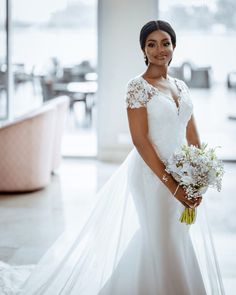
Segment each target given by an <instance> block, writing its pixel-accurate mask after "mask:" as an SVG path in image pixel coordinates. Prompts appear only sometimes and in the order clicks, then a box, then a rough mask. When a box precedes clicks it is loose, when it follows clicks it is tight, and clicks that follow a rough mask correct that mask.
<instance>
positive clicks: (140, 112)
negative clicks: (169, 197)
mask: <svg viewBox="0 0 236 295" xmlns="http://www.w3.org/2000/svg"><path fill="white" fill-rule="evenodd" d="M127 114H128V120H129V128H130V133H131V137H132V141H133V144H134V146H135V147H136V149H137V151H138V153H139V154H140V156H141V157H142V158H143V160H144V161H145V163H146V164H147V165H148V166H149V167H150V168H151V170H152V171H153V172H154V173H155V174H156V175H157V176H158V177H159V179H160V180H161V181H162V182H163V183H164V184H165V185H166V186H167V188H168V189H169V190H170V192H171V193H172V194H174V192H175V190H176V188H177V186H178V183H177V182H176V180H175V179H174V178H173V177H172V176H171V175H170V174H167V173H166V171H165V165H164V163H163V162H162V161H161V160H160V158H159V156H158V155H157V153H156V151H155V149H154V147H153V145H152V143H151V141H150V139H149V137H148V120H147V110H146V108H145V107H140V108H134V109H131V108H127ZM164 174H165V176H166V177H165V178H166V179H167V181H165V180H164V179H163V175H164ZM175 197H176V198H177V199H178V200H179V201H180V202H181V203H182V204H183V205H184V206H186V207H189V206H193V204H194V203H193V201H190V200H187V199H186V198H185V192H184V189H183V188H182V187H179V189H178V191H177V193H176V195H175Z"/></svg>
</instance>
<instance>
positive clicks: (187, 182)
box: [166, 143, 224, 224]
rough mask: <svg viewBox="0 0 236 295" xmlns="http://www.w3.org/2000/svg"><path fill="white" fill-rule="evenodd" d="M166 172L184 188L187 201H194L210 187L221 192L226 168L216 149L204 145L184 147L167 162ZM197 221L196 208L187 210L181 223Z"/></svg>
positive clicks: (181, 218)
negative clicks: (193, 199)
mask: <svg viewBox="0 0 236 295" xmlns="http://www.w3.org/2000/svg"><path fill="white" fill-rule="evenodd" d="M166 172H168V173H170V174H171V175H172V176H173V177H174V179H175V180H176V181H177V182H178V183H179V184H180V185H181V186H182V187H183V188H184V190H185V192H186V194H187V199H192V198H196V197H199V195H202V194H204V193H205V192H206V191H207V189H208V187H215V188H217V190H218V191H220V190H221V181H222V177H223V174H224V167H223V163H222V161H220V160H219V159H218V158H217V156H216V154H215V149H213V148H207V144H205V143H203V144H202V145H201V147H200V148H198V147H196V146H194V145H190V146H188V145H183V146H182V147H181V150H180V151H177V152H175V153H174V154H173V155H172V156H171V157H170V159H169V160H168V161H167V163H166ZM195 219H196V209H195V208H185V209H184V211H183V213H182V215H181V217H180V221H181V222H185V223H186V224H192V223H194V222H195Z"/></svg>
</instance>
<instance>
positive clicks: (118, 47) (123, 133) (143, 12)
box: [97, 0, 158, 161]
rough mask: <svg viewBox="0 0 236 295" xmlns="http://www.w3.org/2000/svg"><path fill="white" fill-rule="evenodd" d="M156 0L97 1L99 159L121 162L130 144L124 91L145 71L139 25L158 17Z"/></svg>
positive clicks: (130, 146)
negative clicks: (128, 84) (130, 80)
mask: <svg viewBox="0 0 236 295" xmlns="http://www.w3.org/2000/svg"><path fill="white" fill-rule="evenodd" d="M157 3H158V1H157V0H98V85H99V87H98V100H97V101H98V104H97V107H98V126H97V128H98V129H97V132H98V159H100V160H107V161H121V160H123V159H124V158H125V156H126V155H127V153H128V152H129V150H130V149H131V148H132V143H131V139H130V135H129V131H128V120H127V114H126V108H125V92H126V84H127V82H128V80H129V79H130V78H132V77H134V76H136V75H139V74H141V73H142V72H144V71H145V69H146V65H145V63H144V59H143V53H142V51H141V48H140V45H139V32H140V30H141V28H142V26H143V25H144V24H145V23H146V22H148V21H150V20H153V19H157Z"/></svg>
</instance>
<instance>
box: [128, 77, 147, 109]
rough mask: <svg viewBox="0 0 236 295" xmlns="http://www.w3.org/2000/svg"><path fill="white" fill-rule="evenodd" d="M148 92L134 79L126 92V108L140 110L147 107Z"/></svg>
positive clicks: (129, 83)
mask: <svg viewBox="0 0 236 295" xmlns="http://www.w3.org/2000/svg"><path fill="white" fill-rule="evenodd" d="M147 97H148V95H147V91H146V89H145V87H144V86H143V84H142V83H141V81H139V80H137V79H133V80H131V81H129V82H128V84H127V92H126V108H131V109H135V108H140V107H146V104H147V101H148V99H147Z"/></svg>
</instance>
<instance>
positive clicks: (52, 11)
mask: <svg viewBox="0 0 236 295" xmlns="http://www.w3.org/2000/svg"><path fill="white" fill-rule="evenodd" d="M235 11H236V3H235V1H234V0H207V1H206V0H190V1H186V0H160V1H158V0H145V1H144V0H136V1H135V0H127V1H118V0H98V1H96V0H50V1H46V0H42V1H30V0H0V44H1V46H0V142H1V145H0V146H3V147H4V144H6V142H5V141H6V140H7V139H6V138H8V137H7V136H8V135H7V136H6V135H5V133H3V132H5V131H4V130H6V129H7V128H8V127H6V126H8V125H9V124H10V127H11V128H13V127H14V126H15V125H14V124H17V123H15V122H17V121H19V120H22V118H28V117H30V118H32V116H33V115H32V114H34V113H35V112H41V109H42V108H43V107H45V105H46V106H48V105H49V103H50V102H52V101H53V100H54V99H55V98H57V97H66V98H67V101H68V106H67V111H66V113H65V120H64V119H63V120H62V121H61V122H60V124H62V123H63V124H64V125H63V129H64V133H63V134H61V135H60V136H61V137H60V140H59V141H58V148H59V149H60V151H61V156H62V158H61V161H60V166H59V164H58V165H57V167H56V169H53V171H51V172H53V173H50V182H49V183H47V185H45V186H44V188H43V189H41V190H36V191H35V190H33V189H32V190H31V191H29V192H27V193H25V192H23V193H22V190H19V191H15V192H12V191H11V184H10V185H9V186H8V190H7V189H4V190H2V192H1V193H0V236H1V239H0V260H1V261H4V262H6V263H10V264H35V263H37V262H38V260H39V259H40V257H41V256H42V255H43V254H44V253H45V251H46V250H47V249H48V247H50V245H52V243H53V242H54V241H55V240H56V238H57V237H58V236H59V235H60V234H61V233H62V232H63V230H64V229H67V228H72V229H74V228H76V230H79V229H80V228H81V226H82V225H83V223H84V222H85V220H86V218H87V217H88V215H89V212H90V210H91V208H92V206H93V204H94V202H95V201H96V192H97V191H98V190H99V188H100V187H101V186H102V185H103V184H104V183H105V182H106V180H107V179H108V178H109V177H110V176H111V175H112V173H113V172H114V171H115V170H116V169H117V167H119V165H120V164H121V163H122V161H123V160H124V159H125V157H126V156H127V154H128V153H129V151H130V150H131V149H132V147H133V146H132V141H131V138H130V135H129V129H128V121H127V115H126V109H125V91H126V85H127V82H128V80H129V79H131V78H132V77H134V76H136V75H139V74H140V73H142V72H144V71H145V68H146V66H145V63H144V60H143V54H142V51H141V49H140V46H139V31H140V29H141V27H142V26H143V24H145V23H146V22H147V21H149V20H155V19H162V20H166V21H168V22H170V23H171V25H172V26H173V28H174V29H175V31H176V34H177V47H176V49H175V51H174V58H173V60H172V63H171V66H170V69H169V70H170V74H171V75H173V76H176V77H177V78H180V79H183V80H184V81H185V82H186V84H187V85H188V86H189V88H190V92H191V95H192V100H193V103H194V113H195V117H196V122H197V126H198V130H199V133H200V138H201V140H202V142H207V143H208V144H209V146H212V147H216V146H219V148H217V154H218V156H219V157H220V159H222V160H223V161H224V165H225V175H224V179H223V184H222V191H221V192H220V193H218V192H216V191H213V190H210V191H209V193H207V200H206V203H207V206H208V215H209V220H210V225H211V228H212V231H213V237H214V241H215V245H216V251H217V254H218V257H219V264H220V267H221V270H222V275H223V280H224V283H225V287H226V292H227V293H226V294H233V293H232V291H231V290H232V288H233V287H235V286H236V260H235V258H234V257H235V255H234V250H235V246H236V221H235V219H234V214H235V210H236V202H235V201H234V199H233V198H234V197H235V196H236V189H235V179H236V164H235V163H236V58H235V52H236V15H235V14H236V13H235ZM63 118H64V117H63ZM11 124H13V125H11ZM58 124H59V123H58ZM12 126H13V127H12ZM10 127H9V128H8V129H9V130H8V134H9V133H11V130H12V129H11V128H10ZM55 128H56V127H55ZM10 135H11V134H10ZM37 135H38V134H37V132H35V134H34V137H36V138H37ZM24 136H25V135H24ZM14 139H15V140H14ZM36 140H38V141H40V140H44V139H43V138H42V139H41V138H37V139H36ZM8 144H10V149H11V151H12V152H13V153H14V152H17V151H18V150H20V147H19V145H20V144H21V142H20V141H19V136H18V135H17V133H16V136H15V137H11V141H10V143H8ZM59 145H60V146H59ZM0 155H2V159H1V158H0V170H3V166H4V165H7V164H6V163H7V159H6V158H5V157H4V153H1V151H0ZM24 157H25V155H22V158H21V157H20V158H19V162H20V161H23V158H24ZM37 157H39V160H40V159H41V158H40V157H41V156H40V153H39V154H37ZM26 161H27V160H26ZM17 167H18V163H17V161H16V162H15V169H14V170H17ZM14 172H15V171H14ZM8 173H11V171H10V172H9V171H8ZM12 173H13V172H12ZM0 191H1V180H0Z"/></svg>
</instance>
